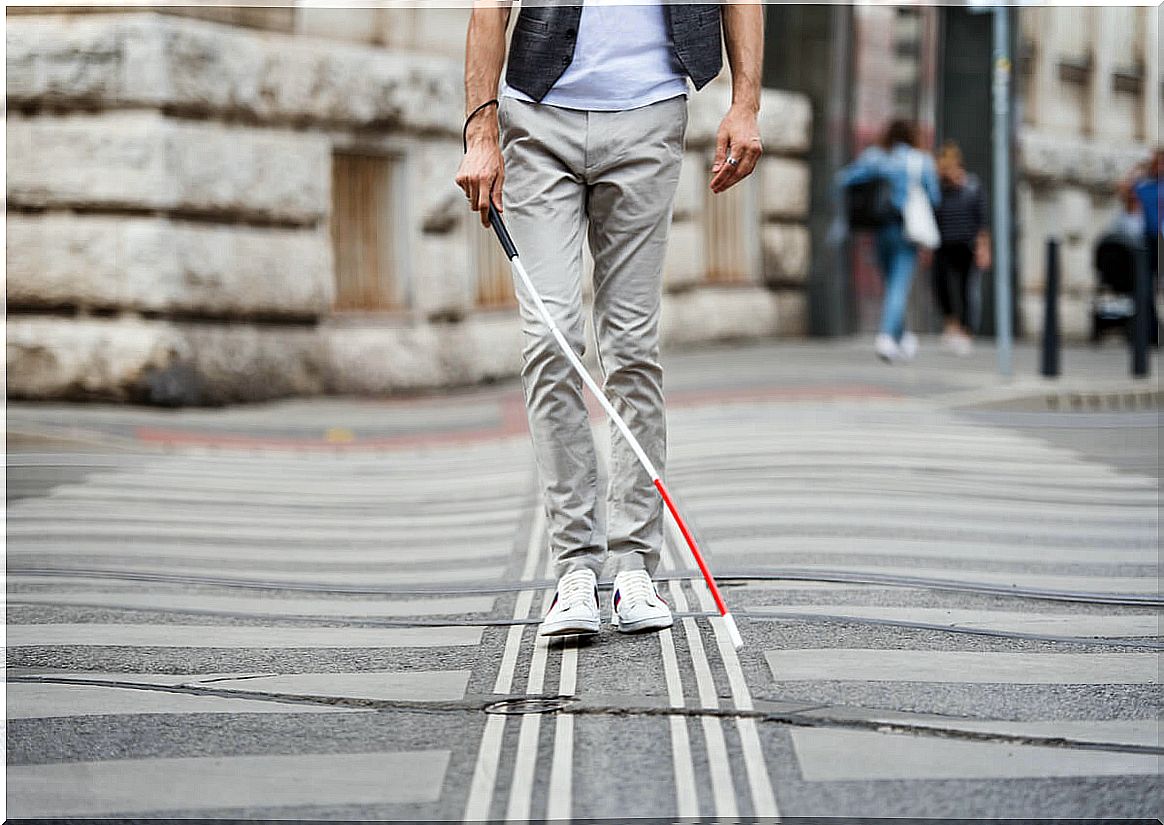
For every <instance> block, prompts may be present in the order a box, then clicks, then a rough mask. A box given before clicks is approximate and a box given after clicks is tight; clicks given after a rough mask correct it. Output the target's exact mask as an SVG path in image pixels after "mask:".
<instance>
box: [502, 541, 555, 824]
mask: <svg viewBox="0 0 1164 825" xmlns="http://www.w3.org/2000/svg"><path fill="white" fill-rule="evenodd" d="M546 562H547V564H546V567H547V568H548V567H549V559H548V558H547V560H546ZM553 598H554V591H553V589H552V588H551V589H549V590H547V591H546V592H545V595H544V596H543V598H542V613H543V614H544V613H545V612H546V611H547V610H548V609H549V607H550V602H552V601H553ZM549 648H550V643H549V639H548V638H546V637H545V636H538V635H536V634H535V635H534V650H533V656H532V657H531V658H530V663H529V676H528V678H527V679H526V686H525V692H526V693H527V694H528V695H530V696H536V695H537V694H539V693H541V692H542V688H543V687H544V686H545V676H546V660H547V659H548V658H549ZM541 725H542V715H541V714H540V713H525V714H522V717H521V727H520V728H519V729H518V734H517V755H516V757H515V759H514V762H513V782H512V783H511V784H510V786H509V805H508V807H507V808H506V812H505V818H506V820H507V821H509V822H522V821H525V820H528V819H529V818H530V815H529V812H530V807H531V805H532V804H533V792H534V780H535V779H536V776H537V758H538V734H540V733H541Z"/></svg>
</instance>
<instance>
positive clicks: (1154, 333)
mask: <svg viewBox="0 0 1164 825" xmlns="http://www.w3.org/2000/svg"><path fill="white" fill-rule="evenodd" d="M1162 175H1164V147H1161V148H1158V149H1156V151H1155V152H1153V153H1152V160H1151V162H1150V163H1149V164H1148V169H1147V171H1146V172H1145V174H1143V175H1142V176H1140V178H1139V179H1138V180H1137V181H1136V182H1135V183H1134V184H1133V185H1132V191H1133V192H1134V193H1135V196H1136V200H1138V201H1139V202H1140V211H1141V212H1142V214H1143V216H1144V246H1145V247H1146V249H1147V253H1148V255H1147V257H1148V284H1149V289H1148V296H1149V302H1148V330H1149V332H1148V340H1150V341H1151V342H1152V344H1154V345H1158V344H1159V342H1160V327H1159V322H1158V321H1157V317H1156V284H1157V282H1158V278H1159V275H1160V234H1161V232H1164V225H1162V224H1161V223H1160V177H1161V176H1162Z"/></svg>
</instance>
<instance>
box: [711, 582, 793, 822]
mask: <svg viewBox="0 0 1164 825" xmlns="http://www.w3.org/2000/svg"><path fill="white" fill-rule="evenodd" d="M691 586H692V589H694V590H695V595H696V597H697V598H698V599H699V604H700V606H701V607H702V608H703V609H704V610H715V601H714V600H713V599H712V598H711V592H710V591H709V590H708V589H707V585H706V584H704V583H703V582H692V583H691ZM712 627H713V628H714V629H715V641H716V645H717V646H718V647H719V656H720V659H721V660H722V661H723V665H724V669H725V670H726V671H727V676H728V685H729V686H730V687H731V691H732V701H733V702H735V705H736V709H737V710H752V708H753V705H752V694H751V691H749V690H748V683H747V682H746V681H745V679H744V669H743V668H742V667H741V666H740V657H739V655H738V654H737V653H736V649H735V646H734V645H733V644H732V640H731V637H730V635H729V634H728V630H727V627H725V626H724V622H723V619H721V618H715V619H712ZM736 729H737V730H738V731H739V734H740V748H741V750H742V751H743V755H744V769H745V770H746V772H747V774H748V786H749V788H750V789H751V792H752V806H753V811H752V816H755V817H777V816H779V815H780V814H779V811H778V810H777V808H776V794H775V792H774V791H773V790H772V780H771V778H770V777H769V775H768V768H767V765H766V764H765V761H764V749H763V748H762V747H761V745H760V733H759V730H758V729H757V727H756V720H755V719H736Z"/></svg>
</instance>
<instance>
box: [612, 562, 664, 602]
mask: <svg viewBox="0 0 1164 825" xmlns="http://www.w3.org/2000/svg"><path fill="white" fill-rule="evenodd" d="M618 595H619V607H621V606H622V605H624V604H626V605H636V604H642V603H644V602H647V601H650V600H651V599H652V598H653V597H654V596H655V586H654V585H653V584H651V577H650V576H648V575H647V573H646V571H644V570H636V571H634V572H633V573H627V574H626V575H624V576H620V577H619V582H618Z"/></svg>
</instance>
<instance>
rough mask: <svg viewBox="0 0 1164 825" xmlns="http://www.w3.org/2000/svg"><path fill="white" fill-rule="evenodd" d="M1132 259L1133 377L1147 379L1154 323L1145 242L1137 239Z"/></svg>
mask: <svg viewBox="0 0 1164 825" xmlns="http://www.w3.org/2000/svg"><path fill="white" fill-rule="evenodd" d="M1132 249H1133V254H1132V257H1133V258H1134V259H1135V262H1136V263H1135V267H1136V272H1135V291H1134V292H1133V293H1132V297H1133V300H1134V301H1135V304H1134V306H1135V315H1133V316H1132V335H1131V341H1130V343H1131V345H1132V377H1133V378H1145V377H1147V375H1148V373H1149V371H1150V370H1149V368H1148V337H1149V336H1150V335H1151V330H1150V329H1149V326H1150V325H1151V323H1152V313H1151V312H1150V311H1149V307H1150V306H1151V301H1152V285H1151V284H1150V283H1149V278H1148V249H1147V245H1146V244H1145V243H1144V241H1143V240H1141V239H1137V240H1136V243H1135V246H1133V247H1132Z"/></svg>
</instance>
